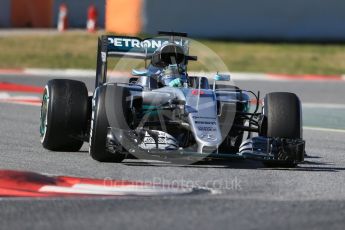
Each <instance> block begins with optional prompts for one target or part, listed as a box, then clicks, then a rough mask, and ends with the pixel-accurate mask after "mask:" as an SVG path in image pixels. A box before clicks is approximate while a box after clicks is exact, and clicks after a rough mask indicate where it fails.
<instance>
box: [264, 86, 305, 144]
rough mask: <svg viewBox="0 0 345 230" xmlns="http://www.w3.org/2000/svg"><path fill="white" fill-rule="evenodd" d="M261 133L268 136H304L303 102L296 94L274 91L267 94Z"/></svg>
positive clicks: (294, 137) (297, 137) (290, 137)
mask: <svg viewBox="0 0 345 230" xmlns="http://www.w3.org/2000/svg"><path fill="white" fill-rule="evenodd" d="M263 116H264V117H263V124H262V128H261V134H263V136H267V137H281V138H289V139H301V138H302V111H301V102H300V100H299V98H298V97H297V95H296V94H294V93H287V92H274V93H269V94H267V95H266V97H265V99H264V107H263Z"/></svg>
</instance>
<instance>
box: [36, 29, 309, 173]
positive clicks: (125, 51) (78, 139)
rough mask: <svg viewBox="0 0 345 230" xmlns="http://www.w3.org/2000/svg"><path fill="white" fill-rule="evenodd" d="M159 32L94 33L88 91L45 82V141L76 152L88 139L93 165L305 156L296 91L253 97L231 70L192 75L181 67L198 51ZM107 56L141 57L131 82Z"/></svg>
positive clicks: (272, 161) (287, 161)
mask: <svg viewBox="0 0 345 230" xmlns="http://www.w3.org/2000/svg"><path fill="white" fill-rule="evenodd" d="M160 35H162V36H163V37H158V38H153V39H144V40H142V39H140V38H135V37H120V36H101V37H100V38H99V40H98V52H97V70H96V84H95V91H94V93H93V96H88V90H87V88H86V86H85V84H84V83H83V82H79V81H74V80H66V79H54V80H51V81H49V82H48V83H47V85H46V87H45V90H44V94H43V101H42V107H41V124H40V134H41V142H42V145H43V147H44V148H46V149H49V150H52V151H78V150H79V149H80V148H81V146H82V145H83V143H84V142H85V141H86V142H87V141H89V153H90V155H91V157H92V158H93V159H95V160H97V161H100V162H121V161H122V160H124V159H125V158H126V157H128V156H134V157H137V158H158V159H180V158H184V159H187V158H188V159H197V160H201V159H203V158H208V159H210V158H211V159H231V158H244V159H256V160H261V161H263V162H264V163H265V164H267V165H272V166H275V165H281V166H287V167H294V166H296V165H297V164H298V163H300V162H302V161H303V160H304V149H305V141H304V140H303V138H302V111H301V103H300V100H299V98H298V97H297V96H296V95H295V94H293V93H288V92H275V93H269V94H267V95H266V96H265V97H264V99H263V100H260V95H259V93H257V94H255V93H253V92H251V91H246V90H242V89H239V88H238V87H236V86H234V85H231V84H228V83H229V80H230V76H229V75H225V74H218V73H216V74H215V76H214V79H208V78H206V77H203V76H190V75H189V74H188V72H187V67H188V63H189V62H190V61H197V57H195V56H190V55H189V43H188V40H187V38H186V37H187V34H185V33H175V32H160ZM110 57H129V58H139V59H143V60H145V67H146V68H145V70H140V71H139V70H133V71H132V75H133V78H131V79H130V80H129V82H126V83H111V82H108V81H107V63H108V58H110ZM147 61H148V62H149V63H147ZM209 81H210V82H209ZM211 81H213V83H211ZM261 105H262V106H261Z"/></svg>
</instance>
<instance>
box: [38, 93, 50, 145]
mask: <svg viewBox="0 0 345 230" xmlns="http://www.w3.org/2000/svg"><path fill="white" fill-rule="evenodd" d="M48 104H49V93H48V89H47V88H45V89H44V93H43V97H42V105H41V116H40V136H41V142H43V141H44V138H45V135H46V132H47V125H48V119H47V118H48Z"/></svg>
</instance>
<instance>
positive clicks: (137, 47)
mask: <svg viewBox="0 0 345 230" xmlns="http://www.w3.org/2000/svg"><path fill="white" fill-rule="evenodd" d="M160 35H168V36H169V35H170V36H171V37H170V38H169V37H159V38H146V39H141V38H138V37H128V36H113V35H103V36H101V37H99V38H98V49H97V68H96V87H98V86H99V85H101V84H104V83H105V82H106V80H107V79H106V77H107V75H106V74H107V59H108V57H127V58H137V59H143V60H146V59H150V58H151V57H152V55H153V53H154V52H155V51H156V50H157V49H158V48H160V47H161V46H162V45H164V44H165V43H168V42H174V43H176V44H178V45H181V46H182V47H184V48H185V49H186V54H188V40H186V39H183V38H182V37H184V36H183V35H186V34H185V33H173V32H160ZM174 36H179V37H180V39H174ZM187 59H188V60H197V58H196V57H192V56H188V55H187Z"/></svg>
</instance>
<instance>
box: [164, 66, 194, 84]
mask: <svg viewBox="0 0 345 230" xmlns="http://www.w3.org/2000/svg"><path fill="white" fill-rule="evenodd" d="M159 81H160V83H161V84H162V85H164V86H173V87H181V86H183V84H184V83H185V82H187V75H186V73H185V71H184V70H183V68H182V67H180V66H178V65H177V64H171V65H168V66H167V67H166V68H164V69H163V71H162V74H161V77H160V80H159Z"/></svg>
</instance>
